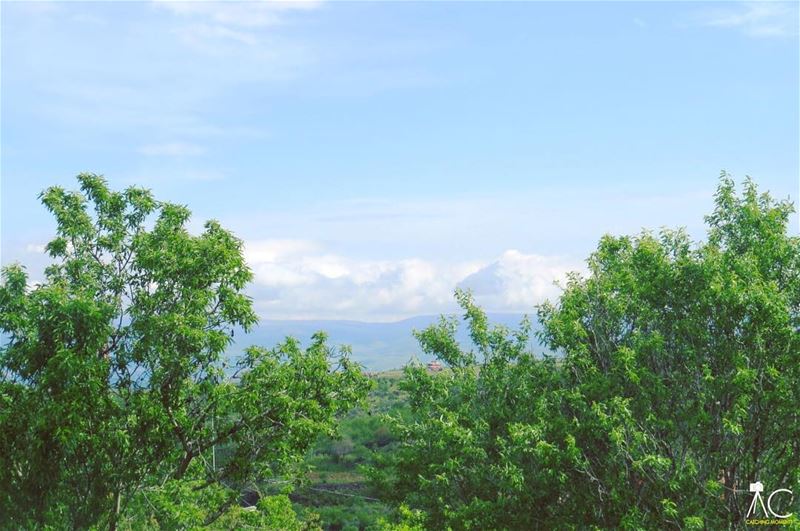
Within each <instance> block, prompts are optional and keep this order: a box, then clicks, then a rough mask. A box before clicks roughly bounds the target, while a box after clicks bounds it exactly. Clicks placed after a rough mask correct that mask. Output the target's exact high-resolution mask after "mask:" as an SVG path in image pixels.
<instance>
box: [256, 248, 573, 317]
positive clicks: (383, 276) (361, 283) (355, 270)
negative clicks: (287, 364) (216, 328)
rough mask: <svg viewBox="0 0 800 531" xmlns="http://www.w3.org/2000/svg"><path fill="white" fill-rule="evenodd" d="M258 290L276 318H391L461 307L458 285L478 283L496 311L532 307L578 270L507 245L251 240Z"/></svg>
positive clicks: (262, 305) (260, 305)
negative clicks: (390, 249) (414, 248)
mask: <svg viewBox="0 0 800 531" xmlns="http://www.w3.org/2000/svg"><path fill="white" fill-rule="evenodd" d="M245 258H246V260H247V262H248V263H249V265H250V267H251V268H252V269H253V273H254V275H255V281H254V283H253V287H252V289H251V295H252V296H253V298H254V300H255V305H256V308H257V310H258V312H259V314H261V316H262V317H264V318H269V319H356V320H367V321H387V320H395V319H401V318H405V317H410V316H413V315H420V314H434V313H440V312H450V311H453V310H454V309H455V304H454V299H453V290H454V289H455V288H456V287H457V286H459V285H461V286H463V287H467V288H470V289H473V291H474V292H475V295H476V298H477V300H478V302H479V303H480V304H482V305H484V306H485V307H486V309H487V310H490V311H528V312H530V311H532V310H533V306H534V305H535V304H537V303H539V302H542V301H543V300H544V298H545V297H548V296H554V295H556V294H557V288H556V287H555V286H554V285H553V281H554V280H557V279H560V278H563V276H564V275H565V274H566V272H567V271H570V270H572V269H575V267H572V264H569V263H567V262H566V261H565V260H563V259H561V258H559V257H545V256H537V255H528V254H524V253H521V252H519V251H514V250H511V251H507V252H505V253H503V255H502V256H500V257H499V258H498V260H497V261H496V262H492V263H489V264H486V263H482V262H477V261H461V262H437V261H432V260H424V259H420V258H404V259H397V260H372V259H356V258H349V257H344V256H341V255H338V254H334V253H330V252H326V250H325V249H323V248H322V247H321V246H320V245H318V244H316V243H314V242H312V241H308V240H285V239H284V240H261V241H251V242H247V244H246V246H245Z"/></svg>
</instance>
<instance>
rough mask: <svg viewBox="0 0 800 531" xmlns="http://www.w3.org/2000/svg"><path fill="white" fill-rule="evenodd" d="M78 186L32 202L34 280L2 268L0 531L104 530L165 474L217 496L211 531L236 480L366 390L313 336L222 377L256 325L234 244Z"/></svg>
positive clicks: (178, 213) (148, 202)
mask: <svg viewBox="0 0 800 531" xmlns="http://www.w3.org/2000/svg"><path fill="white" fill-rule="evenodd" d="M78 180H79V181H80V185H81V192H67V191H65V190H62V189H61V188H50V189H48V190H46V191H45V192H44V193H43V194H42V196H41V198H42V202H43V203H44V205H45V206H46V207H47V208H48V209H49V210H50V211H51V212H52V213H53V215H54V216H55V218H56V222H57V224H58V230H57V236H56V238H55V239H54V240H53V241H51V242H50V243H49V244H48V246H47V251H48V253H49V254H50V256H51V257H52V258H53V259H54V262H53V264H52V265H51V266H50V267H48V269H47V271H46V274H45V278H44V280H43V281H42V282H41V283H38V284H35V285H29V282H30V281H29V279H28V277H27V275H26V273H25V270H24V269H23V268H22V267H21V266H19V265H14V266H10V267H8V268H5V269H4V270H3V283H2V285H1V286H0V332H2V333H3V334H5V336H6V338H7V340H6V341H5V344H4V345H3V346H2V347H1V348H0V527H12V528H29V527H46V526H55V527H56V528H64V527H71V528H86V527H89V526H93V525H104V526H105V525H107V526H110V527H114V526H116V525H117V523H118V521H119V520H120V518H124V516H125V513H126V510H127V508H128V507H129V506H130V503H131V502H132V501H133V502H134V503H133V505H137V503H138V502H137V501H136V500H139V501H141V500H140V498H141V497H142V496H144V497H147V496H148V493H150V496H151V497H152V498H153V499H154V500H156V499H163V493H161V494H160V492H161V490H162V489H171V490H170V492H172V491H174V492H179V491H181V488H182V487H181V488H179V487H176V486H175V485H174V484H172V483H171V482H174V481H181V480H187V481H192V482H193V483H191V484H192V486H193V489H192V490H197V489H200V490H202V489H203V488H209V487H213V488H214V489H215V490H214V492H215V493H216V495H215V496H212V497H208V499H210V500H214V503H215V506H213V507H205V508H204V509H205V511H206V512H205V514H206V516H207V520H208V521H211V520H213V519H214V518H217V517H219V516H220V515H222V514H223V513H224V512H225V509H226V508H227V507H229V506H231V505H233V504H234V503H235V502H236V501H237V497H238V494H239V492H238V488H240V487H241V486H242V485H244V484H246V483H247V482H249V481H253V480H265V479H268V478H270V477H273V476H275V475H278V474H284V473H287V471H288V470H289V468H290V467H291V465H292V464H293V463H295V462H297V461H298V460H299V459H300V458H301V457H302V455H303V453H304V451H305V450H306V449H307V448H308V446H309V445H310V444H311V443H312V442H313V440H314V439H315V437H316V436H317V435H318V434H319V433H327V432H331V431H332V430H333V426H334V424H333V421H334V417H335V415H336V414H337V413H339V412H341V411H343V410H346V409H349V408H350V407H351V406H352V405H353V404H354V403H355V402H357V401H358V400H359V399H361V398H363V397H364V396H365V394H366V390H367V388H368V382H367V380H366V379H365V378H364V377H363V376H362V375H361V372H360V370H359V368H358V367H357V366H355V365H354V364H352V363H351V362H350V361H349V359H348V357H347V356H338V357H337V362H336V366H332V365H331V363H330V359H329V358H330V355H331V354H332V352H331V349H329V348H328V347H327V346H326V344H325V337H324V335H321V334H320V335H318V336H316V337H315V338H314V341H313V343H312V344H311V346H310V347H309V348H307V349H305V350H303V349H301V348H300V346H299V345H298V343H297V342H296V341H293V340H289V341H287V342H286V343H285V344H283V345H280V346H278V347H277V348H274V349H271V350H268V349H264V348H251V349H250V350H248V351H247V354H246V355H245V356H243V357H242V358H241V359H239V360H238V361H236V362H235V364H233V365H232V366H231V367H227V368H226V367H225V362H224V358H223V353H224V351H225V349H226V347H227V346H228V345H229V343H230V341H231V337H232V335H233V334H234V331H235V330H237V329H244V330H248V329H249V328H250V327H251V326H252V325H253V324H255V322H256V315H255V314H254V312H253V310H252V304H251V301H250V299H249V298H248V297H247V296H246V295H245V294H244V289H245V287H246V285H247V283H248V282H249V281H250V279H251V276H252V275H251V272H250V271H249V269H248V268H247V266H246V264H245V262H244V260H243V257H242V242H241V241H240V240H238V239H236V238H235V237H234V236H233V235H232V234H231V233H229V232H228V231H226V230H225V229H223V228H222V227H221V226H220V225H219V224H218V223H217V222H215V221H209V222H207V223H206V224H205V226H204V229H203V231H202V233H201V234H199V235H192V234H191V233H190V232H189V231H188V230H187V228H186V223H187V221H188V220H189V215H190V214H189V210H188V209H186V208H185V207H183V206H180V205H174V204H170V203H163V202H159V201H156V200H155V199H154V198H153V197H152V196H151V194H150V193H149V192H148V191H145V190H142V189H138V188H129V189H127V190H125V191H123V192H114V191H111V190H109V188H108V187H107V185H106V183H105V181H104V180H103V179H102V178H101V177H98V176H95V175H88V174H83V175H80V176H79V177H78ZM231 374H232V375H233V376H234V377H233V378H231V377H229V375H231ZM216 447H223V448H224V449H225V452H224V455H225V461H224V463H214V455H212V454H213V453H214V449H215V448H216ZM159 497H160V498H159ZM143 503H144V502H142V503H138V507H139V508H140V509H141V507H142V506H143ZM144 506H145V507H150V508H152V511H153V512H154V514H153V518H154V519H155V521H156V522H158V521H159V517H165V514H166V513H165V512H164V511H159V510H158V509H157V507H156V506H155V505H154V504H152V503H148V504H146V505H144ZM148 510H150V509H148Z"/></svg>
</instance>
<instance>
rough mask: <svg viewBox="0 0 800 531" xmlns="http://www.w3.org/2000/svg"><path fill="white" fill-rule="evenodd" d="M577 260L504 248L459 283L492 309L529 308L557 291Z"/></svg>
mask: <svg viewBox="0 0 800 531" xmlns="http://www.w3.org/2000/svg"><path fill="white" fill-rule="evenodd" d="M582 270H583V267H582V266H580V265H579V264H575V263H571V262H570V261H568V260H566V259H565V258H563V257H559V256H541V255H536V254H524V253H521V252H520V251H517V250H515V249H510V250H508V251H506V252H504V253H503V254H502V255H501V256H500V257H499V258H498V259H497V260H496V261H495V262H493V263H491V264H489V265H487V266H486V267H484V268H482V269H480V270H479V271H477V272H475V273H473V274H472V275H470V276H468V277H467V278H465V279H464V280H462V281H461V282H460V283H459V287H462V288H466V289H470V290H472V292H473V293H474V294H475V296H476V298H477V299H478V300H479V301H480V302H481V303H482V304H483V305H484V306H486V307H487V308H488V309H489V310H492V311H522V312H524V311H530V309H531V308H532V307H533V306H534V305H536V304H539V303H540V302H542V301H544V300H545V299H547V298H553V297H556V296H557V295H558V293H559V287H558V285H557V283H558V282H561V281H563V280H565V279H566V276H567V274H568V273H569V272H571V271H582Z"/></svg>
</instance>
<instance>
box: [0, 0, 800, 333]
mask: <svg viewBox="0 0 800 531" xmlns="http://www.w3.org/2000/svg"><path fill="white" fill-rule="evenodd" d="M0 9H2V13H1V16H2V58H1V59H2V61H0V67H1V71H0V75H1V81H0V83H1V84H2V87H1V88H2V92H1V93H0V98H1V101H0V103H2V109H1V110H2V116H1V118H0V122H1V124H0V125H1V126H2V128H1V129H2V131H1V132H2V138H1V141H0V144H1V146H0V147H1V148H2V159H0V170H1V172H0V173H1V178H2V183H1V184H2V189H1V192H2V198H0V206H1V207H2V234H1V237H2V238H1V240H0V248H1V249H2V262H3V263H4V264H6V263H10V262H12V261H21V262H23V263H25V264H28V265H29V266H30V269H31V272H32V274H33V276H34V277H35V276H36V275H37V274H38V273H37V272H38V271H39V269H40V268H41V265H42V264H43V263H44V261H45V257H44V256H42V254H41V252H40V250H41V246H42V244H44V243H45V242H46V241H48V238H49V236H50V235H51V234H52V231H53V224H52V221H51V220H50V218H49V217H48V216H47V214H46V212H45V211H44V209H43V208H41V207H40V206H39V205H38V202H37V199H36V196H37V194H38V192H39V191H41V190H42V189H43V188H45V187H47V186H49V185H52V184H61V185H64V186H68V187H73V188H74V186H75V185H74V183H75V181H74V176H75V175H76V174H77V173H79V172H81V171H92V172H96V173H102V174H104V175H106V177H107V178H108V179H109V181H110V183H111V184H112V186H114V187H125V186H129V185H132V184H137V185H141V186H145V187H148V188H151V189H152V190H153V191H154V192H155V194H156V195H157V197H159V198H161V199H167V200H172V201H176V202H180V203H184V204H187V205H189V206H190V208H191V209H192V210H193V212H194V213H195V218H194V219H195V223H196V225H195V226H196V227H199V226H200V224H201V223H202V221H203V220H204V219H207V218H216V219H219V220H221V221H222V222H223V224H224V225H226V226H227V227H229V228H231V229H232V230H234V231H235V232H236V233H237V234H238V235H239V236H240V237H241V238H243V239H244V240H245V242H246V246H247V258H248V261H249V262H250V264H251V266H252V267H253V269H254V271H255V273H256V281H255V283H254V285H253V287H252V288H251V294H252V295H253V297H254V299H255V302H256V307H257V308H258V310H259V313H260V314H261V315H262V316H263V317H265V318H276V319H279V318H352V319H363V320H391V319H396V318H400V317H405V316H410V315H415V314H427V313H436V312H441V311H449V310H450V309H452V307H453V305H452V297H451V293H452V290H453V288H454V287H455V286H456V285H465V286H469V287H471V288H472V289H474V290H475V291H476V292H477V293H478V296H479V300H480V301H481V302H482V303H483V304H485V305H486V306H487V307H488V308H489V309H490V310H494V311H530V310H531V309H532V307H533V305H534V304H536V303H537V302H540V301H541V300H542V299H543V298H545V297H553V296H555V295H556V294H557V292H558V291H557V288H555V287H554V286H553V284H552V283H553V281H554V280H557V279H558V278H561V277H563V274H564V273H565V272H566V271H569V270H575V269H580V268H581V267H582V263H583V262H582V261H583V259H584V258H585V257H586V255H587V254H588V253H589V252H591V250H592V249H593V247H594V245H595V244H596V242H597V240H598V238H599V237H600V236H601V235H602V234H604V233H607V232H611V233H617V234H618V233H636V232H638V231H639V230H640V229H641V228H642V227H650V228H658V227H660V226H670V227H675V226H685V227H687V228H688V230H689V231H690V232H691V233H692V234H693V235H695V236H697V237H701V236H702V234H703V224H702V216H703V214H705V213H707V212H708V211H709V209H710V208H711V204H712V203H711V201H712V198H711V195H712V193H713V190H714V188H715V185H716V182H717V178H718V176H719V172H720V170H723V169H725V170H728V171H729V172H731V173H732V174H733V175H734V176H736V177H737V178H741V177H743V176H744V175H746V174H749V175H751V176H753V177H754V178H755V179H756V180H757V181H758V182H759V183H760V184H761V186H762V187H764V188H766V189H769V190H770V191H771V192H772V193H773V194H774V195H776V196H778V197H782V198H783V197H791V198H792V199H794V200H796V198H797V194H798V191H799V190H798V186H799V183H798V174H800V163H799V162H798V145H800V133H799V131H798V129H799V126H798V124H799V123H800V113H799V111H798V96H799V95H800V88H799V84H800V82H799V81H798V64H800V57H798V49H799V48H800V46H799V45H800V41H799V38H798V11H797V4H796V3H724V2H713V3H689V2H661V3H654V2H642V3H636V2H618V3H599V2H598V3H594V2H593V3H572V2H563V3H543V2H533V3H477V2H476V3H455V2H448V3H413V2H407V3H361V2H330V3H302V2H294V3H289V4H278V3H257V2H249V3H220V4H214V3H199V2H196V3H168V2H149V3H148V2H121V3H112V2H95V3H79V2H69V3H66V2H64V3H44V2H37V3H12V2H3V4H2V6H1V8H0ZM796 228H797V227H796V226H795V230H796Z"/></svg>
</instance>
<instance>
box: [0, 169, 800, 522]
mask: <svg viewBox="0 0 800 531" xmlns="http://www.w3.org/2000/svg"><path fill="white" fill-rule="evenodd" d="M79 180H80V183H81V190H82V192H81V193H79V192H72V193H70V192H66V191H64V190H61V189H59V188H52V189H50V190H48V191H46V192H45V193H43V195H42V200H43V202H44V204H45V206H46V207H47V208H48V209H49V210H50V211H51V212H52V213H53V214H54V215H55V217H56V221H57V223H58V233H57V237H56V238H55V239H54V240H53V241H52V242H51V243H50V244H49V245H48V252H49V253H50V255H51V256H52V257H53V259H54V263H53V265H52V266H51V267H49V268H48V270H47V272H46V276H45V280H44V281H43V282H41V283H40V284H37V285H29V279H28V278H27V275H26V273H25V271H24V269H23V268H22V267H21V266H16V265H15V266H10V267H8V268H5V269H4V270H3V283H2V285H1V286H0V332H1V333H3V334H4V335H5V336H6V338H7V339H6V341H5V344H4V345H3V346H2V347H0V528H3V529H18V528H32V529H45V528H47V529H61V528H80V529H84V528H97V529H99V528H110V529H114V528H120V529H157V528H162V529H195V528H201V527H210V528H214V529H239V528H242V529H244V528H256V529H281V530H284V529H285V530H292V529H296V530H301V529H329V530H336V531H339V530H348V531H350V530H356V529H359V530H368V529H369V530H391V529H394V530H412V529H414V530H422V529H454V530H456V529H481V530H483V529H520V530H523V529H524V530H529V529H612V528H625V529H664V528H678V529H728V528H744V527H746V522H747V518H748V514H747V513H748V508H749V506H750V502H751V499H752V493H751V492H750V491H749V486H750V484H751V483H753V482H761V483H762V484H763V486H764V488H765V491H766V492H767V493H769V492H774V491H775V490H776V489H786V490H785V491H783V493H782V495H781V496H778V497H775V499H774V500H772V501H771V505H770V510H772V511H773V516H774V515H775V514H779V515H788V514H790V513H793V514H794V515H800V411H799V410H798V404H800V238H798V237H797V236H790V235H789V230H788V223H789V216H790V214H791V213H792V211H793V210H792V206H791V205H790V204H789V203H788V202H776V201H774V200H773V199H772V198H771V197H770V196H769V195H768V194H762V193H759V192H758V190H757V187H756V185H755V184H754V183H753V182H752V181H750V180H747V181H746V182H745V183H744V185H743V189H742V190H741V191H739V192H737V189H736V186H735V184H734V182H733V181H732V180H731V179H730V178H729V177H727V176H726V175H723V177H722V179H721V181H720V184H719V187H718V191H717V194H716V197H715V209H714V211H713V212H712V213H711V214H710V215H709V216H707V218H706V221H707V225H708V234H707V238H706V239H705V240H704V241H699V242H694V241H692V240H691V239H690V238H689V237H688V236H687V234H686V233H685V232H683V231H680V230H677V231H671V230H666V229H664V230H661V231H660V232H658V233H651V232H646V231H645V232H643V233H641V234H640V235H638V236H632V237H631V236H622V237H614V236H605V237H603V238H602V239H601V241H600V242H599V245H598V247H597V250H596V251H595V252H594V253H593V254H592V255H591V256H590V257H589V259H588V267H589V274H588V275H587V276H579V275H577V274H575V275H572V276H570V277H569V279H568V281H567V283H566V285H565V286H564V289H563V293H562V295H561V296H560V297H559V299H558V300H556V301H553V302H548V303H545V304H542V305H541V306H540V307H539V308H538V314H537V316H538V322H539V324H540V325H541V329H540V330H538V329H537V331H536V332H534V331H533V329H532V327H531V325H530V323H529V322H528V321H523V322H522V323H521V324H520V326H519V328H517V329H516V330H512V329H509V328H507V327H503V326H492V325H491V323H489V321H488V319H487V316H486V313H484V311H483V310H482V309H481V308H480V307H479V306H478V305H477V304H476V303H475V301H474V300H473V298H472V296H471V294H470V293H468V292H461V291H458V292H457V293H456V297H457V299H458V302H459V303H460V305H461V307H462V308H463V310H464V319H465V321H466V322H467V324H468V327H469V331H470V338H471V342H472V348H471V349H467V348H464V347H463V346H462V344H461V343H460V342H459V341H458V340H457V329H458V321H457V319H455V318H444V317H443V318H442V319H441V321H440V322H439V323H438V324H436V325H433V326H431V327H429V328H427V329H425V330H423V331H420V332H418V333H417V339H418V341H419V344H420V348H421V349H422V350H423V351H424V352H425V353H426V354H428V355H431V356H434V357H435V358H437V359H438V360H440V361H441V363H442V364H443V366H444V370H442V371H431V370H428V369H427V368H426V367H424V366H421V365H409V366H407V367H406V368H405V369H404V370H403V371H396V372H394V373H380V374H377V375H370V376H367V375H365V374H363V373H362V372H361V368H360V367H358V366H357V365H355V364H354V363H353V362H352V361H351V360H350V356H349V353H348V351H347V350H346V349H343V350H340V351H335V350H333V349H332V348H331V347H329V346H328V345H327V342H326V338H325V335H324V334H323V333H319V334H317V335H315V336H314V337H313V338H312V340H311V342H310V344H309V345H308V346H307V347H306V348H302V347H301V345H300V343H299V342H298V341H297V340H295V339H291V338H290V339H287V340H286V341H285V342H283V343H282V344H280V345H278V346H276V347H274V348H270V349H267V348H262V347H254V348H251V349H249V350H248V351H247V355H246V356H244V357H242V358H241V359H240V360H238V361H237V362H236V363H235V365H234V366H231V367H228V366H226V365H225V363H226V360H225V358H224V356H223V354H224V351H225V348H226V347H227V345H228V344H229V343H230V338H231V335H232V334H233V330H234V329H236V328H237V327H242V328H245V329H247V328H249V327H251V326H253V325H254V324H255V321H256V319H255V315H254V313H253V311H252V307H251V301H250V300H249V299H248V298H247V297H246V296H245V295H244V289H245V287H246V284H247V282H248V281H249V280H250V278H251V275H250V272H249V270H248V269H247V266H246V265H245V263H244V261H243V259H242V252H241V242H240V241H239V240H237V239H236V238H235V237H233V235H231V234H230V233H229V232H227V231H225V230H224V229H222V228H221V227H220V226H219V224H217V223H216V222H209V223H207V224H206V225H205V229H204V231H203V232H202V233H201V234H200V235H196V236H195V235H192V234H190V233H189V232H188V231H187V229H186V228H185V225H186V222H187V220H188V217H189V212H188V210H187V209H186V208H184V207H181V206H177V205H171V204H167V203H161V202H158V201H156V200H155V199H153V198H152V197H151V195H150V194H149V192H146V191H144V190H140V189H136V188H130V189H128V190H125V191H124V192H113V191H111V190H109V189H108V188H107V186H106V184H105V182H104V181H103V180H102V179H101V178H99V177H96V176H93V175H81V176H80V177H79ZM90 207H91V209H90ZM533 335H535V336H536V337H537V339H538V340H539V341H541V342H543V343H544V344H545V345H546V347H547V349H548V352H551V353H554V355H548V354H545V353H542V352H534V351H532V350H531V344H532V342H531V337H532V336H533ZM792 492H794V493H797V495H795V496H791V495H790V494H791V493H792ZM787 493H788V494H787ZM765 516H769V515H765ZM779 520H780V522H779V523H781V524H782V525H784V526H787V527H792V526H793V527H794V528H800V523H798V520H797V518H796V517H792V518H779Z"/></svg>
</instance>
